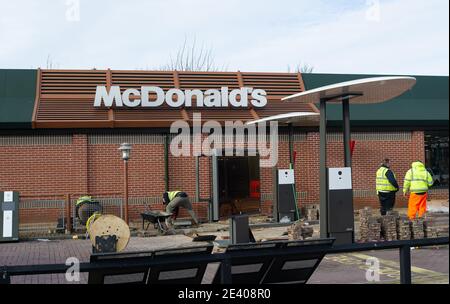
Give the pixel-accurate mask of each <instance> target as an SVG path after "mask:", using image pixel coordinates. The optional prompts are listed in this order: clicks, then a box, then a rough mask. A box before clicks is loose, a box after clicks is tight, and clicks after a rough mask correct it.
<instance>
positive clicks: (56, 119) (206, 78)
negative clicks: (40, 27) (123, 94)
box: [33, 70, 313, 128]
mask: <svg viewBox="0 0 450 304" xmlns="http://www.w3.org/2000/svg"><path fill="white" fill-rule="evenodd" d="M99 85H101V86H107V87H110V86H120V88H121V91H124V90H126V89H128V88H135V89H140V88H141V86H157V87H161V88H162V89H163V90H164V91H167V90H169V89H171V88H179V89H182V90H186V89H199V90H202V91H205V90H208V89H219V90H220V88H221V87H228V88H229V90H230V91H231V90H233V89H238V88H240V87H242V86H246V87H252V88H255V89H263V90H265V91H266V92H267V98H268V104H267V105H266V106H265V107H264V108H251V107H250V106H249V108H247V109H244V108H231V107H229V108H221V109H218V108H202V109H196V108H170V107H169V106H167V105H166V104H164V105H162V106H161V107H158V108H142V107H137V108H133V109H131V108H114V109H108V108H106V107H104V108H95V107H94V105H93V103H94V98H95V91H96V87H97V86H99ZM303 90H304V86H303V81H302V79H301V75H300V74H298V73H247V72H186V71H183V72H181V71H180V72H178V71H127V70H40V77H38V89H37V97H36V104H35V112H34V114H33V126H34V127H35V128H106V127H109V128H113V127H117V128H119V127H120V128H126V127H129V128H131V127H168V126H170V125H171V123H172V122H173V121H175V120H183V119H184V120H188V121H191V120H192V118H193V113H194V112H199V113H201V114H202V120H217V121H220V122H223V121H225V120H244V121H248V120H253V119H255V117H256V118H258V117H261V118H263V117H267V116H270V115H276V114H281V113H286V112H291V111H306V112H312V111H313V109H312V108H311V107H310V106H308V105H297V104H293V103H283V102H281V98H282V97H285V96H288V95H291V94H294V93H298V92H301V91H303ZM152 97H153V96H152Z"/></svg>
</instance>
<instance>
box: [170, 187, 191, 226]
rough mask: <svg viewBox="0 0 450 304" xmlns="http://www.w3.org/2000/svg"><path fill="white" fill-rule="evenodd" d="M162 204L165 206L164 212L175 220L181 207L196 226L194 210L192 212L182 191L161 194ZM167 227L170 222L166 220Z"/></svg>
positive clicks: (188, 201)
mask: <svg viewBox="0 0 450 304" xmlns="http://www.w3.org/2000/svg"><path fill="white" fill-rule="evenodd" d="M163 203H164V205H167V206H166V212H168V213H171V214H172V218H173V219H176V218H177V216H178V210H179V208H180V207H183V208H185V209H186V210H187V212H188V213H189V215H190V216H191V217H192V219H193V220H194V222H195V225H198V219H197V216H196V215H195V212H194V210H192V204H191V201H190V200H189V197H188V195H187V193H186V192H183V191H166V192H164V193H163ZM166 224H167V225H168V226H171V224H172V223H171V220H170V219H168V220H167V221H166Z"/></svg>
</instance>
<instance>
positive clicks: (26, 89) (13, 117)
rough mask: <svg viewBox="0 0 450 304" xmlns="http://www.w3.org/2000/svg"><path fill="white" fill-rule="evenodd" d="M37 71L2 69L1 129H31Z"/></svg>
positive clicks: (0, 78) (0, 92)
mask: <svg viewBox="0 0 450 304" xmlns="http://www.w3.org/2000/svg"><path fill="white" fill-rule="evenodd" d="M36 77H37V70H7V69H0V128H1V129H29V128H31V121H32V116H33V108H34V101H35V96H36Z"/></svg>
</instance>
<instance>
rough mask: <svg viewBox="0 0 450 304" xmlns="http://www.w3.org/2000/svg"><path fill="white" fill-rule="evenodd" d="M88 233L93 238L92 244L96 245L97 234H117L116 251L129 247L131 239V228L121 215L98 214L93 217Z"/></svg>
mask: <svg viewBox="0 0 450 304" xmlns="http://www.w3.org/2000/svg"><path fill="white" fill-rule="evenodd" d="M88 233H89V236H90V239H91V243H92V246H94V247H95V245H96V244H95V240H96V237H97V236H110V235H114V236H116V239H117V243H116V251H117V252H120V251H122V250H123V249H125V247H127V245H128V242H129V241H130V228H129V227H128V225H127V223H125V221H124V220H122V219H121V218H120V217H117V216H115V215H111V214H106V215H101V216H98V217H97V218H94V219H93V222H92V223H91V224H90V225H89V228H88Z"/></svg>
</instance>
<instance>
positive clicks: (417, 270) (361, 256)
mask: <svg viewBox="0 0 450 304" xmlns="http://www.w3.org/2000/svg"><path fill="white" fill-rule="evenodd" d="M349 255H351V256H354V257H356V258H359V259H363V260H367V259H369V258H377V257H373V256H370V255H365V254H362V253H350V254H349ZM377 259H378V261H380V264H383V265H386V266H389V267H395V268H399V267H400V264H399V263H398V262H395V261H391V260H385V259H380V258H377ZM411 272H415V273H419V274H423V275H428V276H441V275H447V274H445V273H441V272H437V271H432V270H428V269H424V268H420V267H416V266H411Z"/></svg>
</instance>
